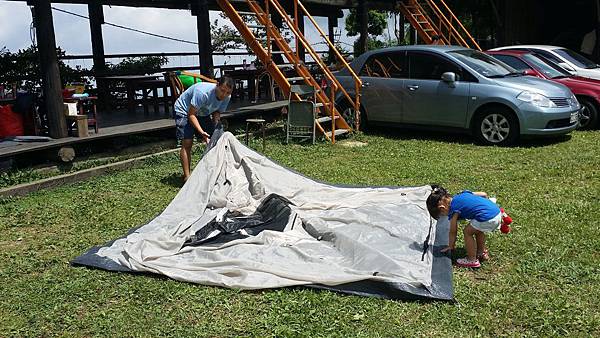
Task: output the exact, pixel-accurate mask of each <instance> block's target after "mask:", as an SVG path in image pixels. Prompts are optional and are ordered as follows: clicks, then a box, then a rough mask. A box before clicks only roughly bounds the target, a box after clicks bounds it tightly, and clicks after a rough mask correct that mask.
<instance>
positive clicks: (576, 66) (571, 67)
mask: <svg viewBox="0 0 600 338" xmlns="http://www.w3.org/2000/svg"><path fill="white" fill-rule="evenodd" d="M507 49H511V50H530V51H533V52H536V53H538V54H540V55H542V56H543V57H545V58H546V59H548V60H550V61H552V62H554V63H556V64H558V65H559V66H561V67H563V68H564V69H566V70H567V71H569V72H570V73H571V74H573V75H579V76H581V77H587V78H590V79H595V80H600V65H598V64H596V63H595V62H594V61H591V60H588V59H587V58H586V57H584V56H583V55H581V54H578V53H576V52H574V51H572V50H570V49H567V48H563V47H557V46H547V45H517V46H506V47H498V48H494V49H490V50H491V51H495V50H507Z"/></svg>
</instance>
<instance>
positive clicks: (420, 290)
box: [74, 133, 452, 299]
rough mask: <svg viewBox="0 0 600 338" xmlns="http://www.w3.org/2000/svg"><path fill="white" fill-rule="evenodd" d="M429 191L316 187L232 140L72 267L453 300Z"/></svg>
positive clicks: (244, 285)
mask: <svg viewBox="0 0 600 338" xmlns="http://www.w3.org/2000/svg"><path fill="white" fill-rule="evenodd" d="M323 170H329V169H328V168H323ZM430 191H431V187H430V186H422V187H410V188H388V187H375V188H370V187H369V188H356V187H338V186H332V185H327V184H324V183H320V182H316V181H314V180H311V179H309V178H307V177H304V176H302V175H300V174H298V173H295V172H293V171H291V170H289V169H286V168H284V167H282V166H280V165H278V164H276V163H274V162H273V161H271V160H269V159H268V158H266V157H264V156H262V155H260V154H258V153H256V152H254V151H253V150H251V149H249V148H247V147H245V146H243V145H242V144H241V143H240V142H239V141H238V140H237V139H236V138H235V137H234V136H233V135H232V134H230V133H225V134H223V135H222V137H220V138H219V140H218V141H217V142H216V143H215V144H214V147H213V148H212V149H211V150H210V151H208V152H207V153H206V154H205V155H204V157H203V158H202V159H201V161H200V162H199V163H198V165H197V166H196V168H195V169H194V171H193V173H192V175H191V176H190V179H189V180H188V182H187V183H186V184H185V185H184V186H183V187H182V188H181V190H180V191H179V193H178V194H177V196H175V198H174V199H173V201H172V202H171V203H170V204H169V205H168V206H167V208H166V209H165V210H164V211H163V212H162V213H161V214H160V215H159V216H158V217H156V218H155V219H153V220H152V221H151V222H150V223H148V224H146V225H144V226H142V227H139V228H137V229H136V230H134V231H132V232H131V233H130V234H129V235H128V236H126V237H123V238H121V239H117V240H115V241H114V242H112V243H109V244H108V245H106V246H104V247H100V248H93V249H91V250H90V251H88V252H87V253H86V254H84V255H82V256H80V257H78V258H77V259H75V261H74V263H75V264H82V265H90V266H96V267H100V268H105V269H108V270H121V271H136V272H152V273H157V274H163V275H166V276H169V277H171V278H173V279H177V280H182V281H187V282H193V283H200V284H206V285H218V286H224V287H230V288H238V289H263V288H276V287H286V286H297V285H309V286H317V287H322V288H328V289H334V290H340V291H346V292H352V293H359V294H366V295H379V296H383V297H391V298H403V297H405V296H406V295H405V296H401V295H398V294H397V293H398V292H399V293H407V292H408V293H409V294H412V295H414V296H420V297H430V298H439V299H452V286H451V266H450V260H449V259H448V257H446V256H443V255H441V256H440V255H438V254H437V252H438V249H439V247H441V246H440V245H439V243H437V242H436V238H435V237H436V230H437V229H436V228H437V227H438V226H443V225H438V224H436V223H435V222H432V219H431V218H430V217H429V214H428V212H427V210H426V206H425V200H426V198H427V196H428V195H429V193H430ZM444 231H447V230H444ZM437 233H438V234H440V233H443V232H442V231H437ZM438 242H439V241H438ZM434 244H436V245H435V246H434ZM434 251H435V252H436V255H435V257H434V254H433V253H434ZM436 260H438V262H436V263H435V264H434V262H435V261H436ZM436 270H437V271H436ZM432 276H433V277H432ZM382 288H383V289H390V290H392V292H389V290H388V291H385V290H383V291H382V290H381V289H382ZM394 290H395V291H398V292H395V291H394ZM409 296H410V295H409Z"/></svg>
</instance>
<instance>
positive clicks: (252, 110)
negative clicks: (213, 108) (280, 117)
mask: <svg viewBox="0 0 600 338" xmlns="http://www.w3.org/2000/svg"><path fill="white" fill-rule="evenodd" d="M286 105H287V101H275V102H268V103H262V104H256V105H251V106H242V107H239V108H235V109H233V110H229V111H227V112H225V113H223V114H222V118H225V119H228V120H236V119H243V118H245V117H248V116H255V115H258V114H261V113H263V112H268V111H273V110H278V109H281V108H282V107H285V106H286ZM131 118H132V117H131V116H129V117H128V118H127V115H125V120H127V119H131ZM145 118H146V119H147V120H146V121H141V122H131V121H129V122H125V123H123V124H118V123H116V122H115V121H119V120H121V121H124V118H123V117H119V118H117V119H112V121H110V120H111V119H110V118H109V117H108V116H105V117H104V119H105V123H106V124H104V125H108V126H106V127H103V124H102V120H100V123H99V125H100V130H99V133H98V134H95V133H93V132H90V135H89V136H88V137H66V138H62V139H55V140H50V141H47V142H13V141H4V142H0V159H3V158H10V157H11V156H16V155H20V154H24V153H31V152H35V151H39V150H45V149H51V148H59V147H64V146H69V145H74V144H80V143H86V142H93V141H97V140H103V139H109V138H116V137H120V136H127V135H135V134H142V133H149V132H155V131H159V130H167V129H173V130H174V129H175V121H174V120H173V119H171V118H165V117H164V114H158V115H151V116H145ZM138 120H139V119H138ZM173 135H175V134H173ZM173 137H175V136H173Z"/></svg>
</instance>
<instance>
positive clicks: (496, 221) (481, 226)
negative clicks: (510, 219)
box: [470, 212, 502, 232]
mask: <svg viewBox="0 0 600 338" xmlns="http://www.w3.org/2000/svg"><path fill="white" fill-rule="evenodd" d="M470 222H471V226H472V227H473V228H475V229H477V230H479V231H481V232H492V231H494V230H496V229H498V228H499V227H500V223H501V222H502V212H499V213H498V215H496V216H494V217H492V219H489V220H487V221H484V222H480V221H478V220H476V219H472V220H470Z"/></svg>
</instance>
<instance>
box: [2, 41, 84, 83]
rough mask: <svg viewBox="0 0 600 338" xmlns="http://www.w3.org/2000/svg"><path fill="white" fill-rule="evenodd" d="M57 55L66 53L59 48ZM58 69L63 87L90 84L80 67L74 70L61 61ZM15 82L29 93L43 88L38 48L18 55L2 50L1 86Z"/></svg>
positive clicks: (31, 48)
mask: <svg viewBox="0 0 600 338" xmlns="http://www.w3.org/2000/svg"><path fill="white" fill-rule="evenodd" d="M56 55H57V56H58V57H61V56H64V55H65V51H64V50H62V49H61V48H60V47H57V48H56ZM58 68H59V71H60V79H61V81H62V85H63V86H64V85H65V84H67V83H69V82H82V83H89V81H87V80H88V79H87V78H86V77H85V76H84V75H83V70H82V69H81V67H79V66H77V67H75V68H72V67H70V66H69V65H67V64H65V63H64V61H62V60H60V59H59V60H58ZM15 82H17V83H18V87H19V88H23V89H25V90H28V91H33V90H35V89H36V88H40V87H41V85H42V80H41V71H40V62H39V53H38V50H37V47H35V46H29V47H27V48H25V49H20V50H19V51H18V52H16V53H11V52H10V51H9V50H8V49H7V48H6V47H3V48H2V49H0V84H3V85H8V84H11V83H15Z"/></svg>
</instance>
